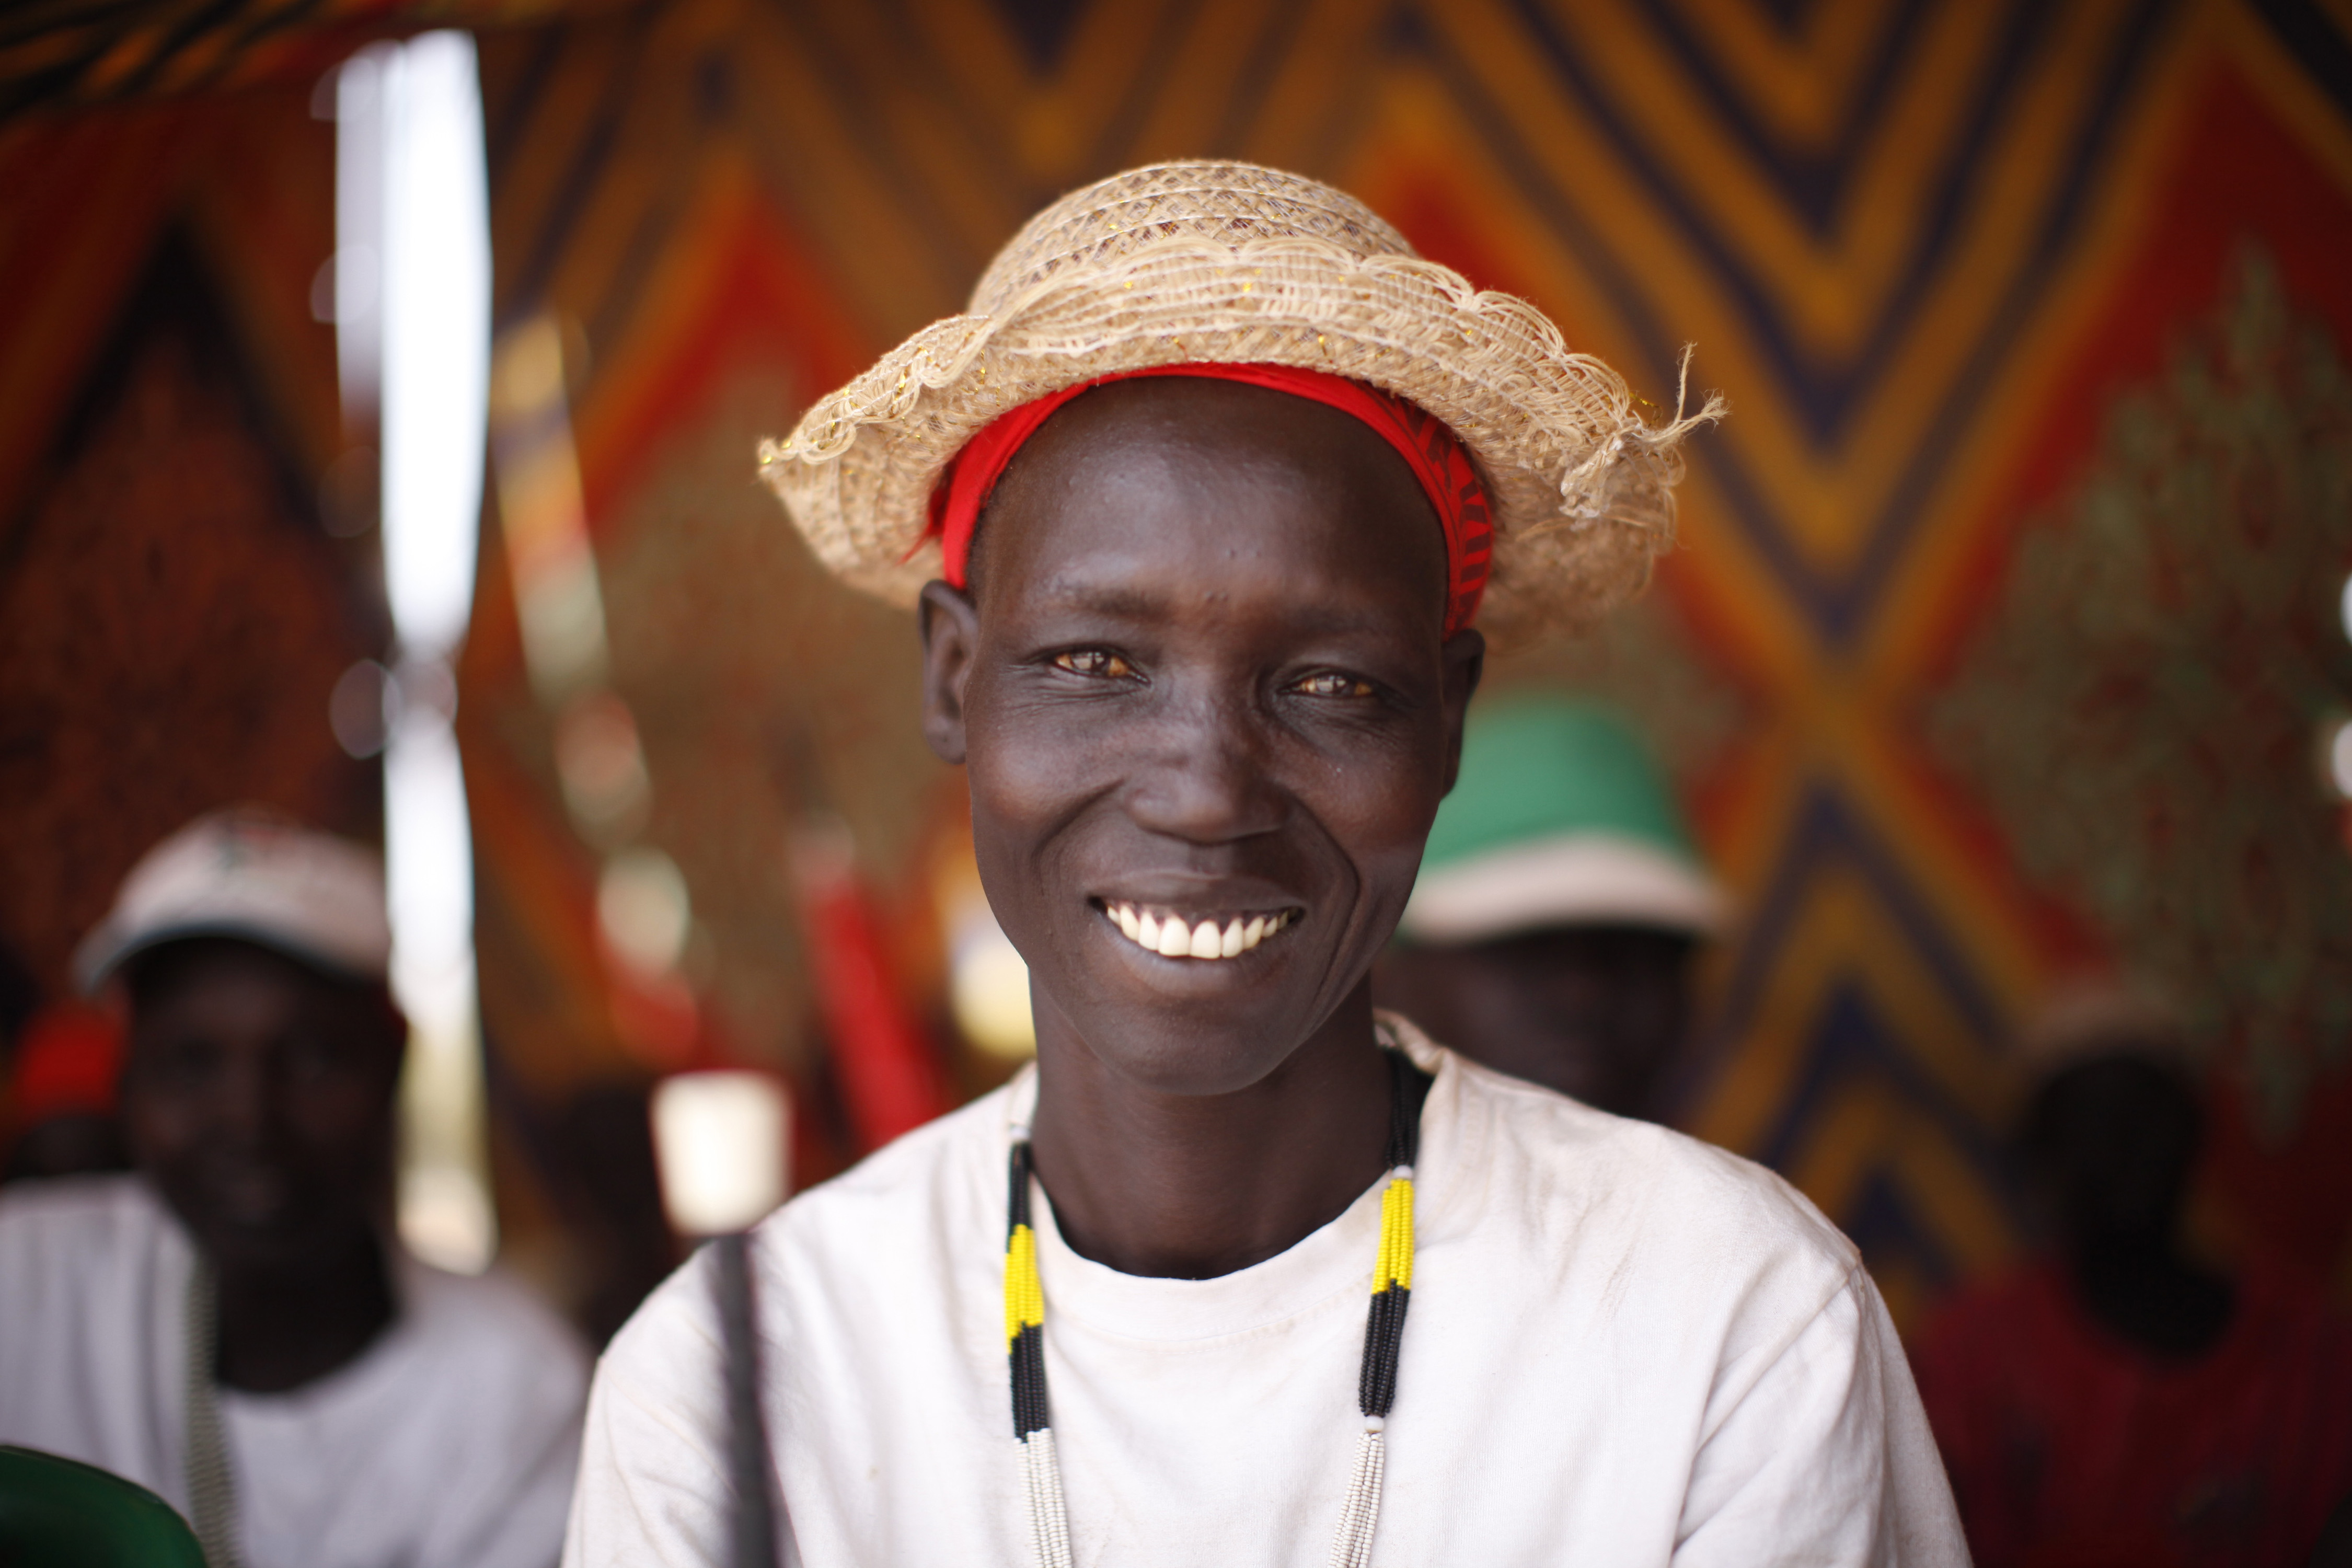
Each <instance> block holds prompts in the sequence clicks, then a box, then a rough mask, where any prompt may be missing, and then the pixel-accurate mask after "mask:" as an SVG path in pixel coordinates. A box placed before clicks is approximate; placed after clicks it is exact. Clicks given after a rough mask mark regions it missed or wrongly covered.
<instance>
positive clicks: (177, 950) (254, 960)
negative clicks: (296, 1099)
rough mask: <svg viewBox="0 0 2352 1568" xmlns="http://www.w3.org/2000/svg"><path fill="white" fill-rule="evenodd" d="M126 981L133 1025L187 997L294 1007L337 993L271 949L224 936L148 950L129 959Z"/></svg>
mask: <svg viewBox="0 0 2352 1568" xmlns="http://www.w3.org/2000/svg"><path fill="white" fill-rule="evenodd" d="M126 978H127V979H128V981H129V983H130V985H129V989H130V994H131V1015H132V1021H133V1023H134V1024H135V1023H136V1022H137V1021H138V1020H139V1019H140V1018H142V1017H145V1016H155V1015H156V1014H158V1013H159V1012H161V1011H162V1010H163V1009H166V1008H169V1007H171V1006H173V1005H176V1004H179V1003H182V1002H184V1001H185V1000H187V999H189V998H192V997H203V996H208V995H211V996H217V995H221V994H227V993H231V992H234V993H236V994H240V995H244V996H248V997H255V996H266V997H268V998H270V999H272V1000H282V1001H283V1002H285V1003H287V1004H288V1005H294V1004H299V1003H301V1002H306V1001H319V1000H324V999H327V998H329V997H330V996H331V994H333V993H334V992H336V991H337V990H338V989H340V988H339V987H338V986H337V985H336V984H334V983H333V982H331V980H329V979H328V978H327V977H326V976H325V975H323V974H320V973H318V972H317V971H316V970H314V969H312V968H310V966H309V965H307V964H305V963H301V962H300V961H299V960H297V959H294V958H292V957H290V956H289V955H287V954H285V953H282V952H278V951H277V950H276V949H275V948H272V947H269V946H268V945H266V944H264V943H261V942H250V941H247V940H244V939H242V938H238V937H226V936H205V937H194V938H189V939H187V940H184V941H181V942H166V943H163V944H162V945H160V946H157V947H154V948H152V949H150V950H149V951H148V952H143V953H141V954H140V955H139V956H138V957H137V958H135V959H133V960H132V961H131V970H130V973H128V975H127V976H126Z"/></svg>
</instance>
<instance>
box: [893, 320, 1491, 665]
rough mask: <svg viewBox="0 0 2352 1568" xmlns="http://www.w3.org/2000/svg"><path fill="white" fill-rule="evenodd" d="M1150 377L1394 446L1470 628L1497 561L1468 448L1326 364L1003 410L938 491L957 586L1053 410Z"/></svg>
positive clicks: (1461, 618) (937, 522) (943, 569)
mask: <svg viewBox="0 0 2352 1568" xmlns="http://www.w3.org/2000/svg"><path fill="white" fill-rule="evenodd" d="M1147 375H1190V376H1197V377H1200V378H1202V379H1203V380H1208V381H1238V382H1242V383H1244V384H1247V385H1250V386H1264V387H1270V388H1272V389H1273V390H1274V391H1276V392H1286V393H1288V394H1290V395H1292V396H1294V397H1304V398H1307V400H1308V401H1310V402H1314V403H1320V404H1323V405H1326V406H1327V407H1331V408H1337V409H1339V411H1340V412H1341V413H1344V414H1352V415H1354V416H1356V417H1357V418H1358V419H1360V420H1362V421H1363V422H1364V423H1365V424H1366V425H1369V426H1371V428H1372V430H1373V431H1374V432H1375V433H1376V434H1378V435H1379V436H1380V437H1381V439H1382V440H1384V441H1386V442H1387V443H1388V444H1389V445H1390V446H1391V447H1394V448H1396V451H1397V454H1398V456H1400V457H1402V458H1404V460H1405V461H1406V463H1408V464H1410V465H1411V466H1412V477H1413V478H1414V479H1418V480H1420V481H1421V489H1422V492H1423V494H1424V495H1426V496H1428V497H1429V504H1430V505H1431V506H1432V507H1433V508H1434V509H1435V510H1436V512H1437V522H1438V526H1439V527H1440V528H1442V529H1443V530H1444V532H1445V577H1446V596H1445V635H1446V636H1447V637H1452V636H1453V635H1454V633H1456V632H1458V631H1460V630H1462V629H1463V628H1464V627H1465V626H1468V625H1469V624H1470V623H1471V621H1472V620H1473V619H1475V617H1476V616H1477V614H1478V598H1479V595H1481V594H1483V593H1485V592H1486V574H1487V571H1488V568H1489V567H1490V566H1491V564H1492V563H1493V560H1494V545H1495V528H1494V523H1493V521H1492V516H1493V514H1492V512H1491V511H1490V510H1489V509H1488V507H1487V505H1486V486H1485V484H1483V483H1482V482H1481V481H1480V480H1479V478H1478V470H1477V469H1476V468H1475V467H1474V466H1473V465H1472V463H1471V461H1470V454H1469V452H1468V451H1467V450H1465V448H1464V447H1463V445H1462V443H1461V442H1460V441H1459V440H1457V439H1456V438H1455V437H1454V432H1453V431H1451V430H1449V429H1447V428H1446V427H1445V426H1444V424H1443V423H1442V422H1441V421H1439V420H1437V419H1435V418H1433V417H1432V416H1429V415H1428V414H1425V413H1423V411H1422V410H1421V409H1420V408H1419V407H1418V406H1416V405H1413V404H1412V403H1408V402H1407V401H1405V400H1404V399H1403V398H1402V397H1399V396H1397V395H1394V394H1392V393H1387V392H1381V391H1380V390H1379V389H1377V388H1375V387H1370V386H1367V385H1365V384H1363V383H1362V382H1360V381H1350V380H1349V379H1348V378H1347V377H1346V376H1342V375H1332V374H1328V373H1327V372H1324V371H1319V370H1297V369H1294V368H1293V367H1291V366H1289V365H1281V364H1163V365H1154V366H1152V367H1151V368H1150V369H1148V370H1130V371H1119V372H1116V373H1114V374H1109V375H1101V376H1097V377H1096V378H1095V379H1094V380H1092V381H1082V382H1080V383H1079V384H1077V385H1076V386H1071V387H1065V388H1064V389H1063V390H1061V391H1060V392H1056V393H1053V394H1051V395H1047V396H1045V397H1040V398H1038V399H1036V400H1035V401H1034V402H1032V403H1024V404H1023V405H1021V406H1020V407H1018V408H1015V409H1013V410H1011V411H1009V412H1007V413H1004V414H1002V415H999V416H997V417H996V418H995V419H994V420H993V421H992V422H991V423H990V424H989V425H987V426H985V427H983V428H982V430H981V432H980V433H979V434H978V435H976V436H974V437H972V438H971V440H970V441H967V442H965V443H964V447H963V449H962V450H961V451H960V452H958V453H957V454H956V456H955V459H954V460H953V461H952V462H950V464H949V465H948V468H947V471H946V472H945V473H943V474H941V475H940V482H939V487H938V488H937V489H934V490H933V491H932V492H931V518H930V526H929V528H927V529H926V530H924V532H923V537H924V538H926V539H936V540H938V541H939V542H940V555H941V557H942V558H943V559H942V564H941V566H940V574H941V575H942V576H944V577H945V578H946V579H947V581H948V583H949V584H950V586H952V587H956V588H961V587H963V586H964V584H965V575H966V568H967V567H968V565H969V564H970V563H971V537H972V531H973V530H974V529H976V528H977V527H979V526H980V513H981V510H982V508H983V507H985V506H986V505H987V504H988V498H989V495H990V493H991V492H992V491H993V490H994V489H996V481H997V480H998V479H1002V478H1003V475H1004V469H1005V466H1006V465H1007V464H1009V463H1011V462H1012V461H1013V453H1015V452H1017V451H1019V450H1020V449H1021V446H1022V443H1024V441H1026V440H1028V439H1029V437H1032V436H1034V435H1035V434H1036V433H1037V429H1038V427H1039V426H1042V425H1044V424H1045V421H1046V420H1047V419H1049V418H1051V417H1052V416H1053V414H1054V411H1055V409H1058V408H1059V407H1061V406H1062V405H1064V404H1065V403H1067V402H1069V401H1070V399H1072V398H1074V397H1076V396H1077V395H1079V394H1080V393H1082V392H1086V391H1087V390H1089V389H1090V388H1093V387H1097V386H1101V385H1104V384H1107V383H1109V382H1114V381H1132V380H1135V379H1137V378H1139V377H1141V376H1147Z"/></svg>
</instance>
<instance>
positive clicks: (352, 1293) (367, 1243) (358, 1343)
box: [214, 1231, 397, 1394]
mask: <svg viewBox="0 0 2352 1568" xmlns="http://www.w3.org/2000/svg"><path fill="white" fill-rule="evenodd" d="M214 1268H215V1289H216V1290H217V1292H218V1296H217V1300H218V1302H219V1334H220V1342H219V1352H218V1357H217V1360H216V1361H215V1375H216V1376H217V1377H218V1378H219V1380H220V1381H221V1382H222V1383H223V1384H226V1385H227V1386H228V1387H230V1388H235V1389H240V1390H242V1391H244V1392H246V1393H247V1394H283V1393H285V1392H286V1391H288V1390H289V1389H294V1388H299V1387H301V1386H302V1385H303V1384H306V1383H310V1382H311V1381H313V1380H315V1379H317V1378H320V1377H324V1376H326V1375H327V1373H331V1372H333V1371H335V1370H336V1369H337V1368H339V1367H342V1366H345V1365H348V1364H349V1363H352V1361H354V1360H356V1359H357V1358H358V1356H359V1354H360V1352H362V1351H364V1350H366V1349H367V1347H368V1345H369V1344H370V1343H371V1342H373V1341H374V1339H375V1337H376V1336H377V1335H378V1334H380V1333H382V1332H383V1330H384V1327H385V1325H386V1324H388V1323H390V1322H391V1321H392V1320H393V1317H394V1312H395V1311H396V1310H397V1308H396V1306H395V1303H394V1298H393V1291H392V1279H391V1273H390V1270H389V1269H388V1268H387V1267H386V1263H385V1258H384V1249H383V1243H382V1242H381V1241H380V1240H379V1239H378V1238H377V1237H375V1235H374V1234H373V1232H369V1231H362V1232H359V1233H356V1234H354V1235H352V1236H350V1237H346V1238H345V1240H344V1242H343V1244H342V1245H341V1246H338V1247H334V1248H333V1249H332V1250H331V1251H330V1252H328V1253H327V1254H326V1255H325V1256H323V1257H310V1258H303V1259H302V1260H301V1262H300V1263H299V1265H294V1266H289V1265H285V1264H268V1263H254V1262H243V1263H240V1262H234V1261H223V1260H218V1259H215V1264H214Z"/></svg>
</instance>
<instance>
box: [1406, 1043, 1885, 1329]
mask: <svg viewBox="0 0 2352 1568" xmlns="http://www.w3.org/2000/svg"><path fill="white" fill-rule="evenodd" d="M1415 1054H1416V1055H1417V1056H1422V1057H1423V1058H1425V1061H1426V1062H1427V1063H1431V1064H1434V1065H1436V1066H1437V1068H1438V1073H1439V1079H1440V1088H1441V1089H1450V1093H1451V1096H1452V1106H1451V1113H1452V1116H1453V1118H1454V1121H1455V1127H1454V1137H1455V1138H1456V1139H1457V1140H1458V1147H1460V1148H1462V1149H1463V1150H1464V1151H1465V1154H1467V1155H1468V1157H1470V1158H1471V1159H1473V1160H1474V1161H1475V1163H1478V1164H1479V1165H1483V1166H1484V1167H1486V1169H1485V1171H1484V1172H1483V1173H1479V1174H1477V1175H1475V1177H1474V1179H1475V1180H1478V1181H1480V1182H1481V1183H1482V1184H1493V1185H1494V1187H1495V1188H1496V1190H1500V1191H1508V1192H1511V1193H1514V1194H1517V1201H1516V1202H1515V1203H1514V1204H1513V1205H1507V1211H1516V1212H1517V1213H1518V1214H1520V1215H1525V1216H1527V1218H1528V1222H1529V1223H1532V1224H1535V1225H1538V1226H1541V1227H1543V1228H1546V1229H1549V1228H1552V1227H1554V1226H1574V1228H1575V1229H1576V1230H1577V1231H1578V1233H1579V1234H1580V1236H1581V1237H1584V1238H1586V1239H1587V1240H1588V1241H1591V1242H1597V1243H1600V1244H1601V1245H1604V1246H1606V1245H1617V1246H1622V1247H1623V1248H1624V1249H1625V1251H1626V1253H1627V1257H1628V1261H1629V1265H1630V1266H1632V1267H1635V1268H1644V1269H1646V1270H1652V1271H1655V1270H1664V1271H1666V1272H1668V1273H1690V1272H1693V1271H1699V1272H1703V1273H1704V1274H1705V1275H1706V1276H1707V1277H1709V1278H1714V1279H1721V1280H1722V1281H1724V1282H1725V1283H1726V1284H1727V1285H1733V1283H1734V1282H1735V1281H1739V1280H1750V1281H1752V1280H1754V1279H1757V1278H1758V1277H1759V1276H1764V1275H1769V1276H1774V1277H1778V1278H1780V1279H1786V1280H1788V1281H1789V1282H1790V1284H1792V1285H1793V1286H1795V1287H1796V1288H1797V1289H1799V1290H1800V1292H1801V1293H1802V1294H1805V1295H1807V1296H1819V1297H1821V1298H1822V1299H1824V1300H1826V1298H1827V1297H1828V1296H1829V1295H1831V1294H1833V1293H1834V1292H1835V1291H1836V1290H1838V1289H1841V1288H1843V1285H1844V1284H1845V1283H1846V1282H1847V1281H1848V1280H1850V1279H1852V1278H1853V1277H1854V1276H1855V1275H1856V1274H1857V1273H1858V1271H1859V1270H1860V1268H1861V1267H1862V1261H1861V1255H1860V1253H1859V1252H1858V1251H1857V1250H1856V1248H1855V1247H1854V1246H1853V1243H1852V1242H1851V1241H1849V1240H1848V1239H1847V1238H1846V1237H1845V1236H1844V1234H1843V1233H1842V1232H1841V1231H1840V1230H1839V1229H1838V1228H1837V1226H1834V1225H1832V1223H1831V1222H1830V1221H1829V1219H1828V1218H1827V1216H1825V1215H1822V1212H1821V1210H1820V1209H1819V1208H1817V1207H1815V1206H1814V1205H1813V1203H1812V1201H1811V1199H1809V1198H1807V1197H1806V1196H1805V1195H1804V1194H1802V1193H1801V1192H1799V1191H1798V1190H1797V1189H1796V1188H1795V1187H1793V1186H1791V1185H1790V1184H1789V1183H1788V1182H1787V1181H1786V1180H1784V1179H1783V1178H1781V1177H1780V1175H1779V1174H1777V1173H1774V1172H1772V1171H1769V1170H1768V1169H1766V1168H1765V1167H1764V1166H1762V1165H1759V1164H1758V1163H1756V1162H1754V1161H1752V1160H1748V1159H1745V1158H1742V1157H1741V1156H1739V1155H1738V1154H1735V1153H1733V1152H1730V1151H1729V1150H1727V1149H1723V1148H1719V1147H1717V1146H1716V1145H1715V1144H1712V1143H1707V1142H1702V1141H1701V1140H1699V1139H1696V1138H1693V1137H1690V1136H1688V1135H1687V1134H1685V1133H1681V1132H1677V1131H1674V1130H1673V1129H1671V1128H1666V1127H1661V1126H1658V1125H1655V1124H1654V1123H1652V1122H1647V1121H1634V1120H1633V1119H1631V1118H1628V1117H1622V1116H1615V1115H1612V1114H1611V1113H1609V1112H1607V1111H1604V1110H1596V1109H1595V1108H1593V1107H1591V1106H1589V1105H1586V1104H1584V1103H1582V1102H1581V1101H1579V1100H1571V1099H1570V1098H1569V1097H1568V1096H1566V1095H1563V1094H1560V1093H1559V1092H1557V1091H1556V1090H1553V1089H1546V1088H1543V1087H1542V1086H1540V1085H1538V1084H1533V1083H1528V1082H1526V1081H1524V1080H1522V1079H1515V1078H1511V1077H1508V1076H1507V1075H1505V1074H1502V1073H1498V1072H1496V1071H1494V1070H1493V1069H1491V1068H1485V1067H1481V1066H1480V1065H1478V1064H1477V1063H1475V1062H1473V1061H1470V1060H1469V1059H1467V1058H1464V1057H1462V1056H1460V1055H1459V1054H1457V1053H1455V1052H1453V1051H1449V1050H1446V1049H1444V1047H1437V1046H1433V1045H1428V1044H1427V1043H1426V1042H1425V1041H1424V1042H1422V1044H1421V1047H1420V1048H1418V1049H1417V1050H1416V1053H1415ZM1441 1179H1443V1178H1442V1177H1441ZM1434 1195H1435V1194H1433V1196H1434ZM1735 1288H1736V1287H1735Z"/></svg>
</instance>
